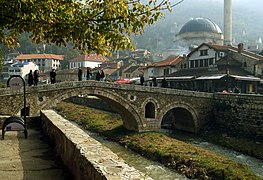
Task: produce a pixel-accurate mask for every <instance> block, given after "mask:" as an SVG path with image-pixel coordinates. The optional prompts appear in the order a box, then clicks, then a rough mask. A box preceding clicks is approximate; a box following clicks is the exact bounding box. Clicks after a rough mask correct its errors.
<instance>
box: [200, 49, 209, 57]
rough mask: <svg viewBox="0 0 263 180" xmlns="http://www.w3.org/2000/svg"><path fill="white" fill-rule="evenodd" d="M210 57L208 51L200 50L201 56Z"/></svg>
mask: <svg viewBox="0 0 263 180" xmlns="http://www.w3.org/2000/svg"><path fill="white" fill-rule="evenodd" d="M206 55H208V49H205V50H200V56H206Z"/></svg>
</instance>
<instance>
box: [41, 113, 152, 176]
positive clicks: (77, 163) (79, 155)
mask: <svg viewBox="0 0 263 180" xmlns="http://www.w3.org/2000/svg"><path fill="white" fill-rule="evenodd" d="M41 119H42V127H43V130H44V132H46V134H47V135H48V136H49V137H50V138H51V139H52V140H53V141H54V142H55V145H56V147H55V148H56V150H57V152H58V154H59V155H60V156H61V159H62V160H63V161H64V164H65V165H66V166H67V167H68V168H69V169H70V171H71V173H72V174H73V175H74V176H75V179H77V180H84V179H86V180H105V179H116V180H117V179H118V180H126V179H127V180H128V179H135V180H136V179H137V180H139V179H144V180H150V179H151V178H150V177H149V176H147V175H146V174H143V173H141V172H139V171H138V170H136V169H135V168H134V167H131V166H129V165H128V164H126V163H125V162H124V160H123V159H121V158H120V157H118V156H117V155H116V154H114V153H113V152H112V151H111V150H110V149H108V148H107V147H105V146H103V145H102V144H101V143H99V142H98V141H96V140H94V139H93V138H91V137H90V136H89V135H88V134H87V133H85V132H84V131H83V130H81V129H80V128H78V127H77V126H76V125H73V124H72V123H71V122H69V121H67V120H65V119H64V118H63V117H61V116H60V115H58V114H57V113H55V112H54V111H52V110H45V111H41Z"/></svg>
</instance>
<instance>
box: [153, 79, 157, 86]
mask: <svg viewBox="0 0 263 180" xmlns="http://www.w3.org/2000/svg"><path fill="white" fill-rule="evenodd" d="M152 82H153V86H157V79H156V77H153V79H152Z"/></svg>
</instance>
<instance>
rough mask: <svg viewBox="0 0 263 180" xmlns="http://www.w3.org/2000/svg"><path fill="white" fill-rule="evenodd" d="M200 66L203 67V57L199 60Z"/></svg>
mask: <svg viewBox="0 0 263 180" xmlns="http://www.w3.org/2000/svg"><path fill="white" fill-rule="evenodd" d="M200 67H204V60H203V59H201V60H200Z"/></svg>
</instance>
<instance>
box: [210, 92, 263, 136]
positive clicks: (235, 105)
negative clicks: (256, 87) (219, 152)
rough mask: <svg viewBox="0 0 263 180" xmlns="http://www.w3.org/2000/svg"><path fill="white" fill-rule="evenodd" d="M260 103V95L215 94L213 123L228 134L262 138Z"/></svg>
mask: <svg viewBox="0 0 263 180" xmlns="http://www.w3.org/2000/svg"><path fill="white" fill-rule="evenodd" d="M262 102H263V96H260V95H245V94H215V95H214V116H215V121H216V123H217V124H219V125H221V126H223V127H224V128H227V129H228V131H229V132H232V133H234V132H236V133H238V134H240V135H243V136H250V137H259V138H263V105H262Z"/></svg>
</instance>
